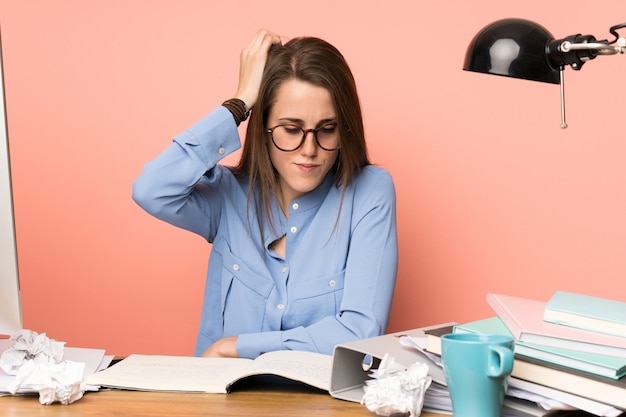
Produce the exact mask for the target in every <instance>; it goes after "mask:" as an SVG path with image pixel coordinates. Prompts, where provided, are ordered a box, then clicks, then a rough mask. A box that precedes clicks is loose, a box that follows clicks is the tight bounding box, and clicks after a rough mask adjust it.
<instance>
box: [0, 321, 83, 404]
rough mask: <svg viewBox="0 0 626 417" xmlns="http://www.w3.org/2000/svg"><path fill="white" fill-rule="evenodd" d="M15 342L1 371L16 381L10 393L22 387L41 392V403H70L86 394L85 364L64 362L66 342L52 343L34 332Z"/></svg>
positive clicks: (3, 358) (24, 333)
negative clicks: (84, 381)
mask: <svg viewBox="0 0 626 417" xmlns="http://www.w3.org/2000/svg"><path fill="white" fill-rule="evenodd" d="M11 339H13V340H15V343H14V344H13V345H12V346H11V347H10V348H8V349H7V350H5V351H4V353H3V354H2V356H1V357H0V369H2V370H3V371H4V372H5V373H7V374H8V375H15V379H14V380H13V381H12V382H11V383H10V384H9V386H8V387H7V388H8V389H9V392H11V394H15V393H17V391H18V390H19V389H20V388H22V387H23V388H30V389H34V390H36V391H37V392H39V402H40V403H41V404H45V405H48V404H53V403H55V402H59V403H61V404H65V405H67V404H71V403H73V402H74V401H76V400H79V399H80V398H82V396H83V393H84V392H85V387H84V384H83V374H84V370H85V364H84V363H82V362H70V361H61V359H62V358H63V347H64V345H65V343H64V342H56V341H52V340H50V339H49V338H48V337H47V336H46V334H45V333H42V334H37V333H36V332H33V331H31V330H22V332H21V333H20V334H19V335H17V336H14V337H12V338H11Z"/></svg>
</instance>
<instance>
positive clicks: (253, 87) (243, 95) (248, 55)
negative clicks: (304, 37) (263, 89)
mask: <svg viewBox="0 0 626 417" xmlns="http://www.w3.org/2000/svg"><path fill="white" fill-rule="evenodd" d="M275 43H278V44H280V43H281V40H280V36H278V35H277V34H276V33H273V32H270V31H268V30H266V29H261V30H259V31H258V32H257V33H256V35H254V38H252V41H251V42H250V43H249V44H248V46H246V47H245V48H244V50H243V51H241V55H240V61H241V62H240V67H239V85H238V87H237V93H236V94H235V97H236V98H238V99H241V100H243V102H244V103H246V105H247V106H248V108H252V106H254V104H255V103H256V101H257V98H258V96H259V87H260V85H261V78H262V76H263V69H264V68H265V62H266V61H267V52H268V51H269V49H270V46H272V45H273V44H275Z"/></svg>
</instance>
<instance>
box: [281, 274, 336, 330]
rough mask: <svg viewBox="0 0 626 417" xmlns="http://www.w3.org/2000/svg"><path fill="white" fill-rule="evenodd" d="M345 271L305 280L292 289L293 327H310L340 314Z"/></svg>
mask: <svg viewBox="0 0 626 417" xmlns="http://www.w3.org/2000/svg"><path fill="white" fill-rule="evenodd" d="M344 276H345V271H341V272H338V273H336V274H334V275H326V276H324V277H317V278H305V279H303V280H302V281H303V282H299V283H298V284H297V285H295V286H294V287H293V288H292V290H291V291H292V292H291V294H292V297H291V298H292V305H291V311H293V316H294V318H295V321H294V323H291V325H292V326H290V327H293V326H308V325H311V324H313V323H315V322H317V321H319V320H321V319H323V318H324V317H328V316H334V315H335V314H337V313H339V311H340V307H341V299H342V298H343V285H344Z"/></svg>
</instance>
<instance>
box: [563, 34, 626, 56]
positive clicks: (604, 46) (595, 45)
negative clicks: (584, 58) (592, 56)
mask: <svg viewBox="0 0 626 417" xmlns="http://www.w3.org/2000/svg"><path fill="white" fill-rule="evenodd" d="M560 50H561V51H562V52H564V53H567V52H570V51H594V52H596V53H597V54H598V55H615V54H623V53H626V38H619V39H618V40H617V45H609V43H608V42H606V43H605V42H586V43H572V42H570V41H568V40H565V41H563V42H562V43H561V45H560Z"/></svg>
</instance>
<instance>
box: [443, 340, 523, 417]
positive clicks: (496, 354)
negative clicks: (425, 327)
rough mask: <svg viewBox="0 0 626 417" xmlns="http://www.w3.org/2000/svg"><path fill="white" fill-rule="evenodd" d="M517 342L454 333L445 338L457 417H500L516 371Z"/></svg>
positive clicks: (445, 356) (445, 362) (447, 370)
mask: <svg viewBox="0 0 626 417" xmlns="http://www.w3.org/2000/svg"><path fill="white" fill-rule="evenodd" d="M513 349H514V342H513V338H512V337H510V336H504V335H494V334H475V333H454V334H446V335H443V336H442V337H441V359H442V361H443V370H444V373H445V375H446V383H447V384H448V390H449V391H450V397H451V399H452V412H453V414H454V417H499V416H500V412H501V411H502V403H503V401H504V395H505V393H506V387H507V379H508V376H509V375H510V374H511V371H512V370H513Z"/></svg>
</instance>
